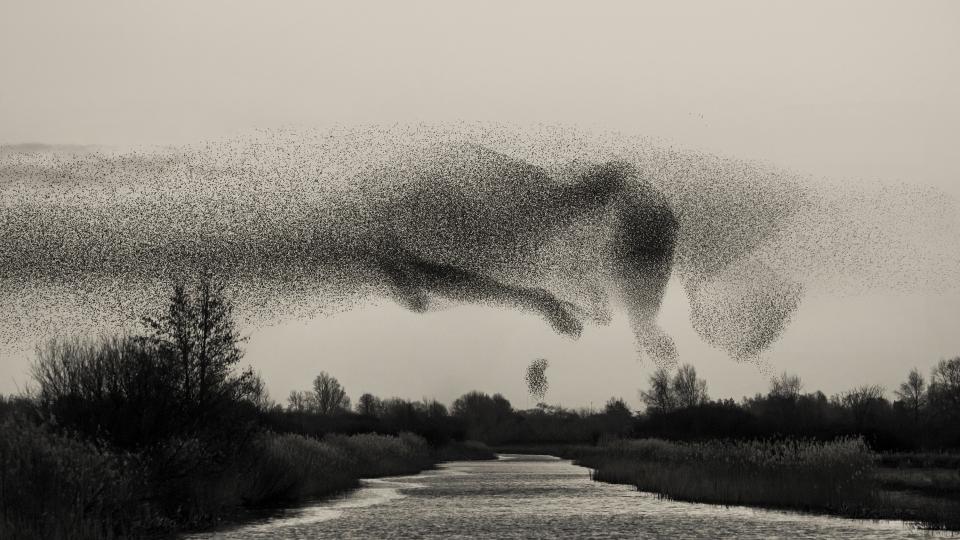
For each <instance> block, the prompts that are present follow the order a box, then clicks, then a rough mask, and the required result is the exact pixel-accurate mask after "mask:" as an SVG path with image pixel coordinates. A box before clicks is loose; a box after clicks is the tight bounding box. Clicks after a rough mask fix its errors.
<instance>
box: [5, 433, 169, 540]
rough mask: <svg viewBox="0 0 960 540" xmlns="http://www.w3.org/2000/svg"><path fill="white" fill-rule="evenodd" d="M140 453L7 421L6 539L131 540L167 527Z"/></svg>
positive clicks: (167, 523)
mask: <svg viewBox="0 0 960 540" xmlns="http://www.w3.org/2000/svg"><path fill="white" fill-rule="evenodd" d="M143 473H144V469H143V465H142V463H141V462H140V460H139V459H138V458H137V456H134V455H129V454H115V453H111V452H109V451H106V450H103V449H101V448H99V447H98V446H96V445H94V444H92V443H88V442H82V441H79V440H75V439H72V438H70V437H66V436H63V435H59V434H55V433H51V432H49V431H47V430H46V429H44V428H43V427H41V426H36V425H33V424H31V423H27V422H21V421H18V420H16V419H12V418H7V419H3V420H0V538H4V539H15V538H44V539H61V538H64V539H65V538H125V537H130V536H138V535H144V534H148V533H154V532H157V531H161V530H165V529H168V528H169V527H170V525H171V524H170V523H169V521H168V520H166V519H164V518H163V516H161V515H160V513H159V512H158V511H157V509H156V508H155V507H154V506H153V505H152V504H151V503H150V502H149V501H148V489H147V486H146V485H145V483H144V481H143V478H144V474H143Z"/></svg>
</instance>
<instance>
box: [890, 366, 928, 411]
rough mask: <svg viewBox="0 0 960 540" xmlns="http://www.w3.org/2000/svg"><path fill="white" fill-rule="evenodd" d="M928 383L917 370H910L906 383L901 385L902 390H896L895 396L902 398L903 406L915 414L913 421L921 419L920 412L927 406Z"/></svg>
mask: <svg viewBox="0 0 960 540" xmlns="http://www.w3.org/2000/svg"><path fill="white" fill-rule="evenodd" d="M926 386H927V383H926V381H925V380H924V378H923V375H921V374H920V371H918V370H917V368H913V369H911V370H910V374H909V375H908V376H907V380H906V381H905V382H902V383H900V388H898V389H897V390H894V392H893V393H894V394H896V395H897V397H898V398H900V401H901V403H903V406H904V407H906V408H907V410H909V411H910V412H911V413H913V419H914V420H918V419H919V418H920V411H921V410H922V409H923V408H924V407H925V406H926V404H927V387H926Z"/></svg>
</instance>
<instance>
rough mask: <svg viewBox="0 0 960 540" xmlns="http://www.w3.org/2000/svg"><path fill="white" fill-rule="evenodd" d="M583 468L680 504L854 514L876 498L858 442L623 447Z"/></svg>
mask: <svg viewBox="0 0 960 540" xmlns="http://www.w3.org/2000/svg"><path fill="white" fill-rule="evenodd" d="M578 462H579V463H580V464H582V465H585V466H587V467H590V468H592V469H593V471H592V473H591V476H592V477H593V478H594V479H595V480H599V481H603V482H613V483H623V484H632V485H635V486H636V487H637V489H639V490H641V491H648V492H652V493H657V494H658V495H660V496H662V497H666V498H670V499H676V500H683V501H696V502H708V503H716V504H726V505H747V506H764V507H773V508H791V509H798V510H809V511H825V512H830V513H840V514H857V513H858V512H861V511H862V509H864V508H866V507H867V506H869V503H870V501H871V498H872V497H873V494H874V492H875V482H874V480H873V471H874V469H875V467H876V456H875V455H874V454H873V452H871V451H870V449H869V448H868V447H867V446H866V444H864V442H863V441H862V440H861V439H842V440H837V441H832V442H817V441H796V440H780V441H717V440H714V441H707V442H700V443H674V442H667V441H663V440H658V439H640V440H622V441H610V442H607V443H606V444H605V445H603V446H602V447H601V451H600V452H598V453H593V454H592V455H587V456H584V457H582V458H580V459H579V460H578Z"/></svg>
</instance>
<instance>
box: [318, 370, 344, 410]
mask: <svg viewBox="0 0 960 540" xmlns="http://www.w3.org/2000/svg"><path fill="white" fill-rule="evenodd" d="M313 409H314V410H315V411H316V412H317V413H319V414H333V413H336V412H340V411H344V410H349V409H350V398H349V397H347V391H346V390H345V389H344V388H343V387H342V386H340V381H338V380H337V379H336V377H333V376H332V375H330V374H329V373H327V372H326V371H321V372H320V374H319V375H317V377H316V378H315V379H313Z"/></svg>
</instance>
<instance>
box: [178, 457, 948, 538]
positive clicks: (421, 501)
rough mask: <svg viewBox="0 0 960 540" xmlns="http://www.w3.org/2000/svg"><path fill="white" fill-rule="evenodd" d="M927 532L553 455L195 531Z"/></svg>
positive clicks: (368, 483)
mask: <svg viewBox="0 0 960 540" xmlns="http://www.w3.org/2000/svg"><path fill="white" fill-rule="evenodd" d="M477 537H481V538H711V539H713V538H734V537H735V538H756V539H766V538H793V539H796V538H844V539H846V538H931V537H943V535H939V534H938V535H934V534H933V533H929V532H926V531H920V530H916V529H913V528H911V527H909V526H908V525H906V524H904V523H902V522H895V521H880V522H876V521H864V520H853V519H844V518H836V517H826V516H812V515H806V514H800V513H794V512H780V511H771V510H759V509H751V508H743V507H733V508H725V507H722V506H715V505H707V504H692V503H683V502H674V501H668V500H662V499H658V498H657V497H656V496H655V495H651V494H647V493H640V492H637V491H636V490H635V489H633V488H632V487H630V486H623V485H613V484H605V483H601V482H594V481H592V480H590V476H589V470H588V469H585V468H583V467H578V466H575V465H573V464H572V463H571V462H570V461H568V460H561V459H557V458H553V457H550V456H522V455H502V456H500V459H499V460H496V461H459V462H452V463H446V464H443V465H440V467H439V468H438V469H437V470H432V471H426V472H424V473H421V474H418V475H414V476H402V477H392V478H386V479H376V480H364V481H363V487H361V488H360V489H358V490H356V491H353V492H351V493H349V494H347V495H344V496H342V497H339V498H336V499H329V500H326V501H323V502H318V503H316V504H312V505H307V506H304V507H300V508H295V509H289V510H285V511H283V512H282V513H280V514H277V515H274V516H271V517H269V518H265V519H262V520H260V521H256V522H253V523H248V524H245V525H242V526H239V527H235V528H232V529H229V530H224V531H220V532H215V533H205V534H201V535H195V536H193V537H192V538H197V539H200V538H236V539H259V538H263V539H267V538H270V539H287V538H295V539H313V538H436V539H449V538H477Z"/></svg>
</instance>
